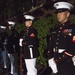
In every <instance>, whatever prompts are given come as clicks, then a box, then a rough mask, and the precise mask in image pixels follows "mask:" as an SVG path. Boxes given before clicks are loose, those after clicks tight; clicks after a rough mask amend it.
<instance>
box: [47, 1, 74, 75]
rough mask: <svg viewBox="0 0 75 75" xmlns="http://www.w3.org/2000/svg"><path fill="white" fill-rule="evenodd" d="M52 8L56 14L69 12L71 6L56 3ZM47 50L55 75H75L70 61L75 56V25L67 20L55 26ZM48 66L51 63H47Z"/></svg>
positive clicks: (64, 3)
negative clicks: (53, 64) (54, 8)
mask: <svg viewBox="0 0 75 75" xmlns="http://www.w3.org/2000/svg"><path fill="white" fill-rule="evenodd" d="M54 7H56V9H57V10H56V13H57V14H58V13H61V12H65V11H70V9H71V7H72V5H71V4H69V3H67V2H57V3H55V4H54ZM48 50H49V52H50V60H51V59H52V58H53V61H54V63H55V64H56V65H55V67H54V68H56V71H54V72H56V73H57V75H75V69H74V65H73V61H72V57H73V56H74V55H75V24H73V23H71V22H70V21H68V20H67V21H65V22H63V23H60V24H59V25H57V26H55V27H54V28H53V29H52V31H51V33H50V38H49V45H48ZM50 60H49V61H50ZM49 64H51V63H50V62H49ZM50 66H51V65H50ZM51 67H52V66H51ZM53 70H55V69H53Z"/></svg>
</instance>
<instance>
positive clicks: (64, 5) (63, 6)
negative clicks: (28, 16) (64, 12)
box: [54, 2, 73, 10]
mask: <svg viewBox="0 0 75 75" xmlns="http://www.w3.org/2000/svg"><path fill="white" fill-rule="evenodd" d="M54 7H55V8H56V9H68V10H71V9H72V8H73V5H72V4H70V3H68V2H56V3H55V4H54Z"/></svg>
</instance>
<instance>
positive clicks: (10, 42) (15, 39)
mask: <svg viewBox="0 0 75 75" xmlns="http://www.w3.org/2000/svg"><path fill="white" fill-rule="evenodd" d="M8 24H9V33H8V38H7V51H8V57H9V59H10V62H11V74H15V72H16V71H17V70H18V68H17V67H18V66H17V65H15V64H18V63H17V54H16V53H19V51H20V46H19V33H18V32H17V30H16V29H15V28H14V25H15V22H13V21H8ZM16 66H17V67H16Z"/></svg>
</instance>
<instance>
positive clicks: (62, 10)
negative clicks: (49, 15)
mask: <svg viewBox="0 0 75 75" xmlns="http://www.w3.org/2000/svg"><path fill="white" fill-rule="evenodd" d="M65 11H70V10H68V9H63V8H61V9H57V10H56V11H55V13H59V12H65Z"/></svg>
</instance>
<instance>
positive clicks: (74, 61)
mask: <svg viewBox="0 0 75 75" xmlns="http://www.w3.org/2000/svg"><path fill="white" fill-rule="evenodd" d="M72 61H73V64H74V66H75V55H74V56H73V57H72Z"/></svg>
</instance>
